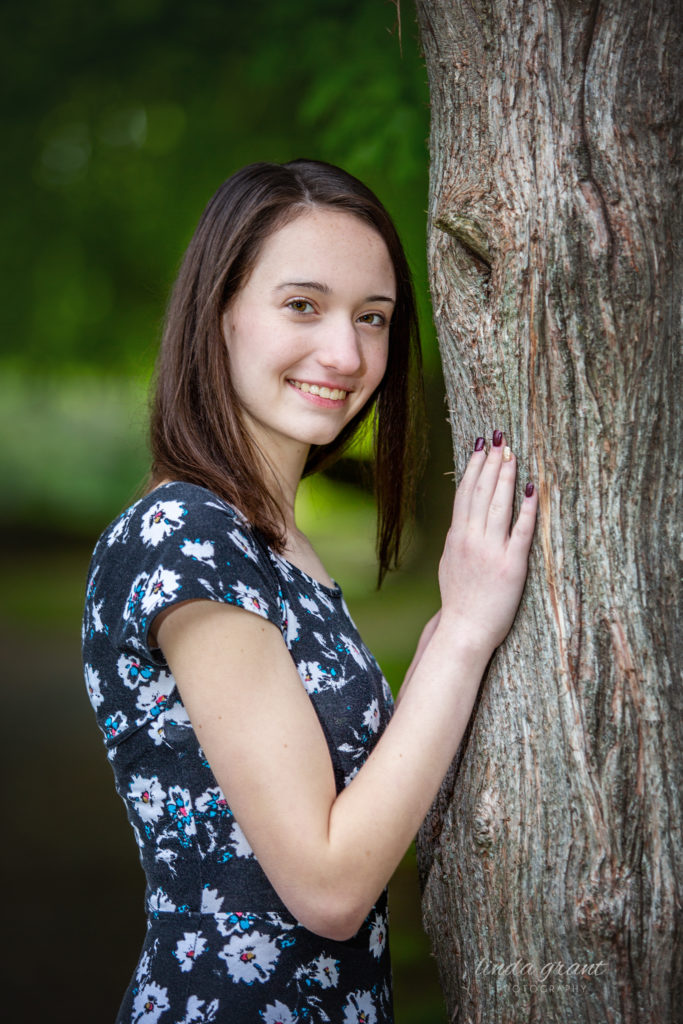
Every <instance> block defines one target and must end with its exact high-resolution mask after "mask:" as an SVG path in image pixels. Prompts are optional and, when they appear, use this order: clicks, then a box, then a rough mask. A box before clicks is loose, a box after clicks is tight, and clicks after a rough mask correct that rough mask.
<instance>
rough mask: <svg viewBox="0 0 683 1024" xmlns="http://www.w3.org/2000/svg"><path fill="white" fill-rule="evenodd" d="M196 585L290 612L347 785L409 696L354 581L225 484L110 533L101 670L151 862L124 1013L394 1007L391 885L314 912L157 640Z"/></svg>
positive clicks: (102, 554)
mask: <svg viewBox="0 0 683 1024" xmlns="http://www.w3.org/2000/svg"><path fill="white" fill-rule="evenodd" d="M193 598H205V599H209V600H212V601H225V602H227V603H229V604H234V605H237V606H239V607H240V608H244V609H245V610H247V611H249V612H252V613H253V614H255V615H260V616H262V617H263V618H265V619H268V620H270V621H271V622H273V623H275V625H276V626H277V627H278V628H279V629H280V631H281V633H282V636H283V638H284V641H285V644H286V646H287V648H288V650H289V652H290V655H291V657H292V660H293V661H294V664H295V665H296V668H297V670H298V673H299V676H300V677H301V684H302V686H304V687H305V688H306V691H307V693H308V695H309V697H310V699H311V701H312V703H313V706H314V708H315V711H316V713H317V715H318V718H319V720H320V723H321V725H322V728H323V732H324V734H325V738H326V740H327V743H328V747H329V751H330V757H331V759H332V764H333V768H334V777H335V782H336V787H337V792H339V791H340V790H341V789H342V788H343V787H344V786H345V785H346V784H347V783H348V782H349V781H350V780H351V779H352V778H353V776H354V775H355V774H356V772H357V771H358V769H359V768H360V766H361V765H362V764H363V762H364V761H365V759H366V758H367V756H368V754H369V753H370V751H371V750H372V748H373V746H374V745H375V743H376V742H377V740H378V739H379V737H380V735H381V734H382V731H383V730H384V728H385V727H386V725H387V722H388V720H389V717H390V715H391V710H392V701H391V694H390V692H389V688H388V686H387V684H386V682H385V680H384V678H383V676H382V673H381V671H380V669H379V667H378V665H377V663H376V662H375V660H374V658H373V657H372V655H371V654H370V653H369V651H368V650H367V648H366V647H365V646H364V645H363V642H362V641H361V639H360V637H359V635H358V632H357V630H356V628H355V626H354V624H353V622H352V620H351V618H350V616H349V612H348V609H347V607H346V604H345V602H344V599H343V597H342V594H341V591H340V589H339V587H337V586H334V587H327V586H324V585H322V584H321V583H319V582H318V581H317V580H314V579H313V578H312V577H310V576H308V575H307V574H306V573H304V572H302V571H301V570H300V569H298V568H297V567H296V566H294V565H292V564H291V563H289V562H287V561H285V560H284V559H283V558H281V557H279V556H278V555H277V554H275V553H274V552H273V551H272V550H271V549H269V548H268V546H267V545H266V544H265V542H264V541H263V539H262V538H261V537H260V535H259V534H258V533H257V532H256V531H254V530H252V529H251V528H250V527H249V525H248V524H247V522H246V521H245V520H244V518H243V517H242V516H241V515H240V514H239V513H238V512H237V511H236V510H235V509H234V508H233V507H232V506H231V505H229V504H228V503H226V502H225V501H223V500H221V499H220V498H218V497H216V496H215V495H214V494H212V493H211V492H210V491H208V490H205V489H204V488H202V487H197V486H195V485H193V484H186V483H169V484H165V485H163V486H162V487H159V488H158V489H157V490H155V491H153V492H152V493H151V494H149V495H147V496H146V497H145V498H143V499H141V500H140V501H138V502H137V503H136V504H134V505H133V506H132V507H131V508H129V509H128V510H127V511H126V512H124V513H123V515H122V516H121V517H120V518H119V519H118V520H117V521H116V522H114V523H113V524H112V525H111V526H110V527H109V528H108V529H107V530H106V531H105V532H104V533H103V535H102V537H101V538H100V540H99V542H98V544H97V547H96V548H95V552H94V554H93V559H92V562H91V566H90V573H89V579H88V589H87V597H86V606H85V615H84V623H83V659H84V667H85V680H86V685H87V689H88V693H89V696H90V700H91V702H92V706H93V708H94V710H95V713H96V716H97V721H98V724H99V726H100V728H101V730H102V732H103V734H104V738H105V745H106V748H107V751H108V756H109V759H110V762H111V765H112V768H113V770H114V776H115V784H116V788H117V791H118V793H119V795H120V796H121V798H122V800H123V802H124V804H125V806H126V812H127V814H128V819H129V821H130V824H131V826H132V829H133V833H134V835H135V839H136V841H137V844H138V847H139V851H140V860H141V862H142V866H143V869H144V871H145V875H146V879H147V885H146V893H145V902H146V908H147V917H148V923H147V934H146V938H145V942H144V945H143V948H142V951H141V955H140V959H139V961H138V965H137V969H136V971H135V974H134V976H133V978H132V980H131V982H130V985H129V986H128V990H127V992H126V994H125V996H124V999H123V1003H122V1005H121V1008H120V1010H119V1015H118V1017H117V1024H156V1022H157V1021H159V1022H161V1024H203V1022H208V1021H216V1022H220V1024H228V1022H230V1024H295V1022H296V1024H300V1022H306V1024H318V1022H323V1021H325V1022H327V1021H331V1022H333V1024H390V1022H391V1021H392V1020H393V1013H392V999H391V969H390V963H389V949H388V935H387V909H386V893H385V894H383V895H382V897H381V898H380V899H379V901H378V902H377V904H376V905H375V906H374V907H373V909H372V910H371V912H370V914H369V915H368V917H367V918H366V920H365V922H364V924H363V926H362V927H361V929H360V930H359V932H358V933H357V934H356V935H355V936H354V937H353V938H352V939H349V940H348V941H345V942H336V941H333V940H331V939H326V938H322V937H321V936H319V935H315V934H313V933H312V932H310V931H308V930H307V929H306V928H304V927H303V926H302V925H301V924H299V923H298V922H297V920H296V919H295V918H294V917H293V916H292V915H291V914H290V913H289V911H288V910H287V908H286V907H285V905H284V904H283V903H282V901H281V900H280V898H279V897H278V895H277V893H276V892H275V890H274V889H273V887H272V886H271V884H270V882H269V881H268V879H267V877H266V875H265V874H264V872H263V870H262V869H261V867H260V865H259V863H258V861H257V859H256V857H255V856H254V854H253V852H252V850H251V849H250V847H249V844H248V842H247V840H246V838H245V836H244V833H243V832H242V830H241V829H240V826H239V823H238V821H237V820H236V819H235V817H234V816H233V814H232V812H231V810H230V807H229V806H228V804H227V802H226V799H225V796H224V795H223V793H222V791H221V789H220V786H219V785H218V782H217V781H216V778H215V777H214V775H213V772H212V771H211V768H210V766H209V764H208V762H207V760H206V758H205V756H204V754H203V752H202V749H201V747H200V745H199V743H198V741H197V736H196V735H195V732H194V730H193V728H192V724H191V722H190V720H189V718H188V715H187V712H186V710H185V708H184V706H183V703H182V701H181V699H180V696H179V694H178V690H177V688H176V685H175V681H174V679H173V676H172V675H171V673H170V671H169V668H168V665H167V664H166V662H165V660H164V657H163V654H162V653H161V651H160V650H159V649H158V648H154V647H150V646H149V643H148V632H149V627H150V625H151V623H152V622H153V620H154V617H155V615H156V614H157V613H158V612H159V611H161V610H162V609H163V608H168V607H170V606H171V605H173V604H176V603H178V602H180V601H187V600H189V599H193ZM248 682H249V681H248V680H246V679H245V680H244V685H245V686H247V685H248Z"/></svg>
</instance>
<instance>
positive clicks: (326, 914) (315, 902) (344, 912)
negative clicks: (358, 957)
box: [295, 893, 371, 942]
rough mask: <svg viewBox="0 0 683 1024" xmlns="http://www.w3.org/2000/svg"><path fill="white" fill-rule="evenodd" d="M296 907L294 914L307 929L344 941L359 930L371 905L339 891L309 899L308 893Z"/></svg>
mask: <svg viewBox="0 0 683 1024" xmlns="http://www.w3.org/2000/svg"><path fill="white" fill-rule="evenodd" d="M297 909H298V913H297V914H295V916H296V917H297V920H298V921H299V923H300V924H302V925H303V926H304V928H307V929H308V931H310V932H313V933H314V934H315V935H320V936H321V938H324V939H331V940H332V941H333V942H346V941H347V940H348V939H352V938H353V936H354V935H355V934H356V933H357V932H358V931H359V930H360V928H361V926H362V924H363V922H364V921H365V918H366V917H367V916H368V913H369V912H370V910H371V907H367V906H365V904H359V903H357V902H355V901H354V899H353V898H352V897H351V896H350V895H348V894H344V893H341V894H339V895H338V896H337V895H329V894H328V895H327V896H325V897H322V898H320V899H315V898H314V899H311V898H310V895H309V899H307V900H305V901H304V905H302V906H301V907H298V908H297Z"/></svg>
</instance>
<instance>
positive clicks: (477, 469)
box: [452, 437, 486, 523]
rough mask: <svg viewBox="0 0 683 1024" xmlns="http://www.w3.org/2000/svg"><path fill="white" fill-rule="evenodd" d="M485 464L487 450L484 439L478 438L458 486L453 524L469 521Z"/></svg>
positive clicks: (454, 503)
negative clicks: (471, 507) (472, 503)
mask: <svg viewBox="0 0 683 1024" xmlns="http://www.w3.org/2000/svg"><path fill="white" fill-rule="evenodd" d="M485 463H486V448H485V445H484V438H483V437H478V438H477V440H476V441H475V446H474V451H473V452H472V454H471V456H470V460H469V462H468V463H467V468H466V469H465V472H464V473H463V475H462V480H461V481H460V483H459V484H458V489H457V491H456V492H455V499H454V501H453V520H452V522H453V523H455V522H456V521H461V522H462V521H465V522H466V521H467V518H468V516H469V509H470V502H471V501H472V495H473V494H474V489H475V487H476V486H477V480H478V479H479V475H480V473H481V471H482V469H483V467H484V465H485Z"/></svg>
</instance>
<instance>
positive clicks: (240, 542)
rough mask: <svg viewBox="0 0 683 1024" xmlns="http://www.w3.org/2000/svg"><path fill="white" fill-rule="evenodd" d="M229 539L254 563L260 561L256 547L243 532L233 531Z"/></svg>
mask: <svg viewBox="0 0 683 1024" xmlns="http://www.w3.org/2000/svg"><path fill="white" fill-rule="evenodd" d="M228 537H229V538H230V540H231V541H232V542H233V544H234V545H235V546H236V547H238V548H239V549H240V551H241V552H242V554H243V555H245V556H246V557H247V558H251V560H252V562H257V561H258V554H257V552H256V549H255V547H254V545H253V544H252V543H251V541H250V540H249V539H248V538H247V537H246V536H245V534H243V533H242V531H241V530H231V531H230V533H229V534H228Z"/></svg>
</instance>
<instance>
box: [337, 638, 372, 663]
mask: <svg viewBox="0 0 683 1024" xmlns="http://www.w3.org/2000/svg"><path fill="white" fill-rule="evenodd" d="M339 639H340V640H341V642H342V643H343V644H344V646H345V647H346V649H347V650H348V652H349V654H350V655H351V657H352V658H353V660H354V661H355V663H356V664H357V665H358V667H359V668H367V666H368V663H367V661H366V659H365V658H364V657H363V655H362V654H361V652H360V649H359V648H358V645H357V644H355V643H354V642H353V640H352V639H351V637H350V636H344V634H343V633H340V634H339Z"/></svg>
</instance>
